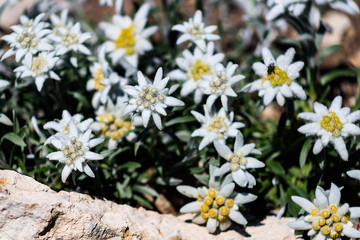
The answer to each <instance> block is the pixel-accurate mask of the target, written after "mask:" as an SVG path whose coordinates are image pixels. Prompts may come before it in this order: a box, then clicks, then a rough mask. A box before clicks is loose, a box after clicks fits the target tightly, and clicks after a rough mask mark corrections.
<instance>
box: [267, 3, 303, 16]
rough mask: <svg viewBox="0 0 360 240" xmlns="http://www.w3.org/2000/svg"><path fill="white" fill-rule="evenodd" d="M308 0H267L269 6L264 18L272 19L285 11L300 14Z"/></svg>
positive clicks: (295, 14)
mask: <svg viewBox="0 0 360 240" xmlns="http://www.w3.org/2000/svg"><path fill="white" fill-rule="evenodd" d="M307 1H308V0H268V1H267V5H268V6H269V7H270V9H269V11H268V12H267V14H266V16H265V18H266V20H267V21H272V20H274V19H276V18H277V17H278V16H280V15H281V14H283V13H285V12H289V13H290V14H291V15H294V16H296V17H297V16H300V15H301V14H302V13H303V12H304V10H305V7H306V3H307Z"/></svg>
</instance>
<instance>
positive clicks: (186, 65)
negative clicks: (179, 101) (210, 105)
mask: <svg viewBox="0 0 360 240" xmlns="http://www.w3.org/2000/svg"><path fill="white" fill-rule="evenodd" d="M214 50H215V45H214V43H213V42H209V43H208V44H207V46H206V51H205V52H202V51H201V50H200V48H198V47H196V48H195V50H194V54H192V53H191V52H190V51H189V50H185V51H183V53H182V55H183V57H179V58H176V64H177V66H178V67H179V69H176V70H173V71H171V72H170V73H169V77H170V79H171V80H178V81H183V82H184V84H183V86H182V88H181V92H180V94H181V96H183V97H184V96H187V95H189V94H190V93H192V92H194V91H195V95H194V101H195V103H200V102H201V98H202V95H203V92H202V90H201V87H200V83H201V82H202V81H203V79H202V76H204V75H206V74H213V73H215V72H216V69H215V65H216V64H218V63H220V62H221V61H222V60H223V59H224V54H223V53H217V54H214Z"/></svg>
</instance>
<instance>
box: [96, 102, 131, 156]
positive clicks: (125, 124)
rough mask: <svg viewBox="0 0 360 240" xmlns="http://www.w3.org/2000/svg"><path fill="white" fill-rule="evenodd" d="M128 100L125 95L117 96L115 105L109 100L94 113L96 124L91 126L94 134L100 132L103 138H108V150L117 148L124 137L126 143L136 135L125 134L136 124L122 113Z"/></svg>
mask: <svg viewBox="0 0 360 240" xmlns="http://www.w3.org/2000/svg"><path fill="white" fill-rule="evenodd" d="M128 101H129V98H128V96H127V95H123V96H119V97H118V98H117V100H116V105H114V103H113V102H112V101H111V99H109V100H108V101H107V103H106V106H100V107H99V108H98V110H97V111H96V122H94V123H93V124H92V125H91V128H92V129H93V130H94V131H95V132H101V134H102V135H103V137H105V138H110V140H109V143H108V148H109V149H114V148H116V147H117V145H118V143H119V142H121V141H122V139H123V138H124V136H125V135H126V139H127V140H128V141H132V140H133V139H134V138H135V137H136V134H135V133H134V132H130V133H127V132H128V131H130V130H132V129H134V128H135V125H137V124H136V122H134V121H135V120H136V119H134V121H132V120H131V119H130V116H124V114H123V112H124V110H125V107H126V106H127V103H128Z"/></svg>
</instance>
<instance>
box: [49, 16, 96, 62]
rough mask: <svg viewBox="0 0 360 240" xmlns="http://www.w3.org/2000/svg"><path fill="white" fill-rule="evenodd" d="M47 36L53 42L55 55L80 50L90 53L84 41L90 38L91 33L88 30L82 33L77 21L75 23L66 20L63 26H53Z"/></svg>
mask: <svg viewBox="0 0 360 240" xmlns="http://www.w3.org/2000/svg"><path fill="white" fill-rule="evenodd" d="M62 24H63V23H62ZM49 38H50V39H51V40H52V41H53V42H54V43H55V49H56V55H59V56H60V55H63V54H65V53H67V52H69V51H74V52H80V53H83V54H85V55H90V54H91V52H90V50H89V49H88V48H87V47H85V45H84V43H85V41H87V40H88V39H90V38H91V34H90V33H89V32H86V33H82V32H81V29H80V23H79V22H78V23H76V24H75V25H72V23H71V22H68V23H66V24H65V25H64V26H60V27H56V28H54V31H53V33H52V34H50V35H49Z"/></svg>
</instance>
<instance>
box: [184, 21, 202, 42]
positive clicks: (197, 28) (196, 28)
mask: <svg viewBox="0 0 360 240" xmlns="http://www.w3.org/2000/svg"><path fill="white" fill-rule="evenodd" d="M186 30H187V32H188V33H189V34H191V35H193V36H194V37H195V38H196V39H200V38H201V36H202V35H203V34H204V29H203V28H202V26H201V25H200V24H198V23H195V24H194V25H193V26H192V27H188V28H187V29H186Z"/></svg>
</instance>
